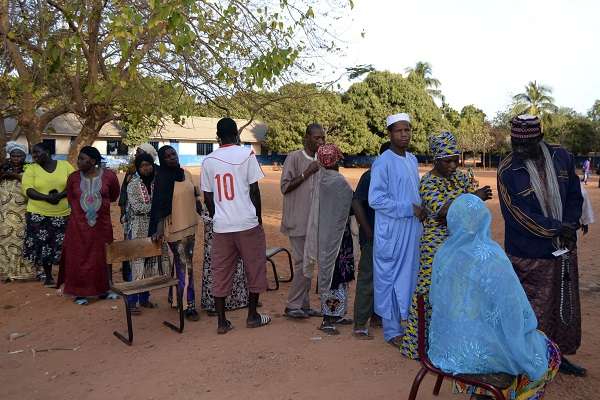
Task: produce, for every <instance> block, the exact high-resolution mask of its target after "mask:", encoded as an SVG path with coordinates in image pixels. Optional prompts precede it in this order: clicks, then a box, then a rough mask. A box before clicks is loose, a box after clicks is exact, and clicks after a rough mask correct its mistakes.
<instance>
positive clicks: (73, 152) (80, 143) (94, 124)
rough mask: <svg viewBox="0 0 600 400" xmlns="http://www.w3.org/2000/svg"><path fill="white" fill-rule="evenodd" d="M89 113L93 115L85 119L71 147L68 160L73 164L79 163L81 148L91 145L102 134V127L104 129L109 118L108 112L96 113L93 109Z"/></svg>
mask: <svg viewBox="0 0 600 400" xmlns="http://www.w3.org/2000/svg"><path fill="white" fill-rule="evenodd" d="M96 111H97V110H96ZM89 114H91V116H90V117H88V118H86V119H85V122H84V123H83V126H82V127H81V131H80V132H79V135H77V137H76V138H75V140H74V141H73V143H71V147H70V148H69V155H68V157H67V160H68V161H69V162H70V163H71V164H72V165H73V166H75V165H77V156H79V152H80V151H81V149H82V148H83V147H85V146H91V145H92V144H93V143H94V141H95V140H96V138H97V137H98V135H99V134H100V129H102V126H104V124H105V123H106V122H107V121H108V120H109V118H108V115H107V114H106V113H94V112H93V111H92V112H91V113H89Z"/></svg>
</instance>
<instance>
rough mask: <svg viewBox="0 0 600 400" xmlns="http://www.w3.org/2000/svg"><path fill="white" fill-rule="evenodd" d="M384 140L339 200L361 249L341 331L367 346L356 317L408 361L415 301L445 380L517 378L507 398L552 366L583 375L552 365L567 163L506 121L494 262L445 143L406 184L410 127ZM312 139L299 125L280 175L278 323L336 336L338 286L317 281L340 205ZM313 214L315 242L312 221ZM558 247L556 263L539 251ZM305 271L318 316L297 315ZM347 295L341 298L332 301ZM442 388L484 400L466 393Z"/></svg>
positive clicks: (562, 344) (571, 273)
mask: <svg viewBox="0 0 600 400" xmlns="http://www.w3.org/2000/svg"><path fill="white" fill-rule="evenodd" d="M387 130H388V135H389V139H390V142H389V144H387V145H385V146H382V149H381V152H380V157H379V158H378V159H377V160H376V161H375V163H374V164H373V166H372V168H371V169H370V170H369V171H367V172H365V174H364V175H363V176H362V177H361V179H360V181H359V183H358V186H357V188H356V191H355V192H354V195H353V200H352V212H353V214H354V215H355V216H356V220H357V221H358V223H359V225H360V245H361V259H360V262H359V272H358V282H357V285H356V295H355V302H354V329H353V335H354V336H355V337H357V338H360V339H372V338H373V336H372V335H371V333H370V331H369V327H368V323H369V320H371V323H372V324H374V325H377V324H378V323H379V318H381V322H382V325H383V333H384V339H385V340H386V341H387V342H388V343H390V344H391V345H393V346H394V347H396V348H398V349H399V350H400V352H401V354H403V355H404V356H406V357H408V358H412V359H417V358H418V349H417V347H418V343H417V338H418V334H419V332H418V314H417V296H419V295H420V296H423V298H424V300H425V307H426V313H425V317H426V324H425V326H426V328H427V327H429V328H428V329H427V332H425V333H424V334H425V335H426V337H428V338H429V355H430V357H431V359H432V360H433V361H434V363H436V365H438V366H440V367H441V368H443V369H444V370H447V371H449V372H453V373H496V372H506V373H510V374H513V375H517V376H518V379H516V380H515V381H514V383H513V385H512V386H511V387H509V388H508V389H507V390H506V392H507V395H510V396H513V397H514V398H535V396H539V395H541V394H543V391H544V388H545V385H546V384H547V383H548V382H550V381H551V380H552V379H553V377H554V375H555V374H556V372H557V371H558V369H559V366H560V371H561V372H563V373H567V374H573V375H577V376H584V375H585V373H586V371H585V369H583V368H581V367H579V366H577V365H575V364H573V363H571V362H570V361H569V360H567V359H566V358H565V356H564V355H568V354H574V352H575V350H576V349H577V347H579V344H580V338H581V331H580V309H579V292H578V275H577V258H576V246H575V243H576V234H575V232H576V230H577V229H578V227H579V221H580V218H581V211H582V204H581V191H580V185H579V183H578V182H577V177H576V175H575V169H574V164H573V160H572V156H571V155H569V154H568V153H567V152H566V151H565V150H563V149H561V148H559V147H555V146H550V145H547V144H546V143H545V142H543V140H542V138H543V135H542V132H541V126H540V123H539V120H538V119H537V118H535V117H530V116H521V117H518V118H515V119H514V120H513V121H512V130H511V140H512V145H513V153H512V154H511V155H510V156H509V157H507V159H506V160H504V162H503V163H502V165H501V166H500V168H499V171H498V187H499V191H500V203H501V208H502V213H503V216H504V219H505V226H506V227H505V248H506V252H507V253H508V256H507V255H506V254H505V253H504V250H502V248H501V247H500V246H499V245H498V244H496V243H495V242H493V241H492V240H491V238H490V224H491V214H490V213H489V210H488V209H487V207H485V206H484V201H487V200H489V199H491V198H492V191H491V188H490V187H489V186H485V187H482V188H478V187H477V183H476V182H475V181H474V179H473V177H472V176H469V174H467V173H464V172H462V171H460V170H459V169H457V166H458V161H459V155H460V150H459V148H458V146H457V142H456V139H455V137H454V136H453V135H452V134H451V133H449V132H442V133H440V134H432V135H431V136H430V138H429V145H430V154H431V155H432V156H433V158H434V164H433V168H432V169H431V170H430V171H429V172H427V173H425V174H424V176H423V177H421V178H419V173H418V164H417V160H416V158H415V157H414V155H412V154H411V153H409V152H408V151H407V148H408V146H409V144H410V139H411V134H412V127H411V121H410V117H409V116H408V115H406V114H403V113H400V114H396V115H391V116H389V117H388V118H387ZM324 143H325V133H324V131H323V129H322V128H321V127H320V126H319V125H315V124H313V125H310V126H309V127H308V128H307V131H306V135H305V138H304V148H303V149H302V150H299V151H296V152H293V153H290V155H289V156H288V157H287V159H286V161H285V163H284V166H283V172H282V177H281V191H282V193H283V195H284V203H283V215H282V225H281V231H282V233H284V234H286V235H287V236H288V237H289V240H290V245H291V248H292V253H293V262H294V273H295V274H294V280H293V282H292V285H291V287H290V290H289V293H288V301H287V305H286V308H285V310H284V312H285V315H286V316H287V317H289V318H291V319H304V318H309V317H312V316H320V315H323V323H322V325H321V329H322V330H324V331H325V332H327V333H331V334H336V333H338V331H337V328H336V325H337V324H345V323H348V322H349V320H348V319H347V318H345V317H344V314H343V313H341V314H340V313H337V314H328V312H329V311H330V308H329V307H328V305H329V304H332V302H331V298H330V291H332V290H336V289H338V287H336V286H335V285H333V286H330V282H331V279H330V274H328V273H327V271H329V269H330V268H331V255H332V253H335V254H337V257H338V260H341V259H343V258H344V255H345V254H350V253H348V252H347V251H345V250H344V249H343V245H342V243H341V242H340V241H339V238H340V237H341V236H340V231H341V229H342V226H343V224H342V218H341V215H343V214H344V213H345V212H347V210H348V207H347V199H348V197H349V196H348V195H345V190H344V188H343V185H341V186H339V187H336V186H334V185H333V184H332V183H330V182H327V181H324V180H323V176H322V171H326V170H327V169H325V170H324V169H323V168H321V167H322V166H325V165H324V163H323V162H317V158H318V157H319V153H320V149H322V148H327V145H325V144H324ZM326 168H327V167H326ZM325 186H330V188H331V189H330V190H329V191H327V190H323V188H324V187H325ZM325 196H327V197H329V198H327V197H325ZM540 199H541V200H540ZM332 204H335V206H332ZM561 204H562V205H561ZM319 208H320V213H319V215H320V217H319V226H318V229H317V231H318V232H319V241H318V245H317V246H315V245H314V244H311V236H314V230H315V228H314V227H313V226H312V224H313V223H314V216H313V215H314V210H315V209H319ZM557 210H558V211H557ZM562 210H564V213H563V211H562ZM346 215H347V214H346ZM307 216H308V217H307ZM452 216H453V217H452ZM582 223H583V224H585V222H584V221H583V220H582ZM449 238H450V239H449ZM563 248H564V249H565V250H563V251H562V253H564V254H563V255H561V256H555V255H553V254H552V253H553V252H554V251H556V250H561V249H563ZM307 265H309V266H310V265H319V267H320V272H319V275H318V282H319V284H318V285H319V288H318V289H319V290H318V291H319V293H320V300H321V310H320V311H318V310H313V309H312V308H311V306H310V298H309V294H310V285H311V273H310V272H311V270H312V267H311V268H309V269H308V270H307V268H306V266H307ZM321 270H322V271H321ZM430 291H431V294H432V295H431V299H430V296H429V294H430ZM440 293H442V294H440ZM346 299H347V293H344V292H340V294H339V296H338V297H337V299H336V300H337V303H336V304H344V303H345V301H346ZM436 304H437V309H436ZM538 327H539V329H541V331H543V332H544V333H542V332H541V331H538V330H537V329H538ZM455 389H456V390H457V391H461V392H469V393H472V394H474V395H481V396H485V393H481V392H479V391H478V390H477V389H476V388H473V387H464V386H460V385H458V384H455ZM513 397H510V398H513Z"/></svg>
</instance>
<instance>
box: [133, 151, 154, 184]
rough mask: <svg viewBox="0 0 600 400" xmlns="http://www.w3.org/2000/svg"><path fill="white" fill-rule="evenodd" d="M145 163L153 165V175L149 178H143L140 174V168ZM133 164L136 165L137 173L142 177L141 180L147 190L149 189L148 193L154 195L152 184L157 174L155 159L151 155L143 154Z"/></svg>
mask: <svg viewBox="0 0 600 400" xmlns="http://www.w3.org/2000/svg"><path fill="white" fill-rule="evenodd" d="M144 161H145V162H147V163H149V164H150V165H152V174H150V175H149V176H142V174H140V167H141V165H142V163H143V162H144ZM133 162H134V165H135V172H137V173H138V175H139V176H140V179H141V180H142V182H143V183H144V185H145V186H146V189H148V193H150V194H152V182H153V181H154V174H155V171H154V158H152V156H151V155H150V154H149V153H142V154H140V155H139V156H137V157H135V160H134V161H133Z"/></svg>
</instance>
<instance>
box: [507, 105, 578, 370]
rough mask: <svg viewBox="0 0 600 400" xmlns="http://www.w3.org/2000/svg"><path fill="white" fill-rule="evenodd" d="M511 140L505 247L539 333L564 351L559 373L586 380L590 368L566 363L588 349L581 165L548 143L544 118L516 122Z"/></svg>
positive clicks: (563, 151)
mask: <svg viewBox="0 0 600 400" xmlns="http://www.w3.org/2000/svg"><path fill="white" fill-rule="evenodd" d="M510 134H511V145H512V150H513V151H512V153H510V154H509V155H508V156H507V157H506V158H505V159H504V160H502V162H501V163H500V165H499V167H498V192H499V193H500V208H501V210H502V215H503V217H504V225H505V227H504V248H505V249H506V253H507V254H508V258H509V259H510V261H511V262H512V265H513V267H514V269H515V272H516V273H517V276H518V277H519V279H520V281H521V284H522V285H523V288H524V289H525V293H527V297H528V298H529V301H530V302H531V306H532V307H533V310H534V311H535V314H536V316H537V319H538V321H539V329H540V330H541V331H543V332H544V333H545V334H546V335H548V337H549V338H550V339H551V340H552V341H553V342H554V343H556V344H557V345H558V347H559V348H560V351H561V353H562V355H563V357H562V362H561V365H560V371H561V372H563V373H566V374H572V375H576V376H584V375H585V374H586V370H585V368H582V367H580V366H578V365H575V364H573V363H571V362H570V361H569V360H567V358H566V357H565V355H569V354H575V352H576V351H577V349H578V348H579V346H580V344H581V308H580V300H579V271H578V266H577V229H578V228H579V221H580V219H581V213H582V204H583V197H582V195H581V184H580V182H579V178H578V177H577V174H576V172H575V163H574V161H573V157H572V156H571V154H569V153H568V152H567V151H566V150H565V149H563V148H561V147H558V146H551V145H549V144H547V143H546V142H544V140H543V133H542V129H541V124H540V120H539V118H538V117H535V116H531V115H520V116H518V117H515V118H513V119H512V121H511V133H510ZM557 251H560V253H563V254H560V253H556V252H557Z"/></svg>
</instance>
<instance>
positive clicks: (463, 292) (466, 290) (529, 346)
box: [428, 194, 560, 399]
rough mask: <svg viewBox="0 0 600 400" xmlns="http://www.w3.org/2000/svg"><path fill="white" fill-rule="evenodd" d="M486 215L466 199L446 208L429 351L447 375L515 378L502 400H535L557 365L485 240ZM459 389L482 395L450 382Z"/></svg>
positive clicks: (514, 282) (506, 268)
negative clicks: (509, 376) (488, 375)
mask: <svg viewBox="0 0 600 400" xmlns="http://www.w3.org/2000/svg"><path fill="white" fill-rule="evenodd" d="M491 220H492V218H491V214H490V211H489V210H488V209H487V207H486V206H485V204H484V203H483V201H482V200H481V199H480V198H479V197H477V196H474V195H472V194H464V195H461V196H459V197H458V198H457V199H456V200H455V201H454V202H453V203H452V205H451V206H450V208H449V211H448V215H447V223H448V230H449V231H450V237H449V238H448V239H447V240H446V242H445V243H444V244H443V245H442V246H441V247H440V248H439V250H438V252H437V254H436V255H435V258H434V260H433V274H432V282H431V289H430V293H429V301H430V303H431V307H432V315H431V321H430V324H429V350H428V354H429V357H430V359H431V361H432V362H433V364H434V365H436V366H437V367H439V368H440V369H442V370H444V371H446V372H451V373H454V374H487V373H499V372H504V373H507V374H511V375H515V376H517V377H518V378H517V379H516V380H515V382H514V383H513V385H512V386H511V387H509V388H508V389H507V392H509V393H507V396H506V398H509V399H538V398H541V395H543V392H544V389H545V386H546V385H547V384H548V383H549V382H550V381H551V380H552V379H553V378H554V376H555V375H556V372H557V371H558V367H559V365H560V353H559V351H558V347H557V346H556V345H555V344H554V343H552V342H551V341H550V340H548V339H547V338H546V336H545V335H544V334H543V333H542V332H540V331H538V330H536V328H537V319H536V317H535V314H534V312H533V309H532V308H531V305H530V304H529V301H528V300H527V296H526V295H525V292H524V291H523V288H522V286H521V284H520V282H519V279H518V278H517V275H516V274H515V272H514V270H513V268H512V265H511V263H510V261H509V260H508V257H507V256H506V254H505V253H504V251H503V250H502V248H501V247H500V246H499V245H498V243H496V242H494V241H493V240H492V239H491V237H490V224H491ZM455 389H457V391H459V392H463V391H467V392H469V393H473V394H485V392H483V393H482V392H478V390H481V389H476V388H472V387H465V386H459V385H455Z"/></svg>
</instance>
